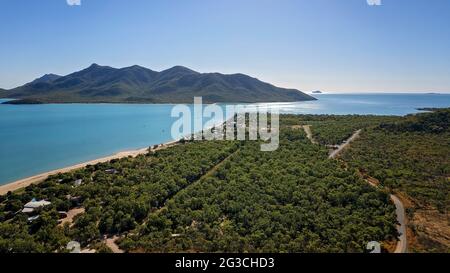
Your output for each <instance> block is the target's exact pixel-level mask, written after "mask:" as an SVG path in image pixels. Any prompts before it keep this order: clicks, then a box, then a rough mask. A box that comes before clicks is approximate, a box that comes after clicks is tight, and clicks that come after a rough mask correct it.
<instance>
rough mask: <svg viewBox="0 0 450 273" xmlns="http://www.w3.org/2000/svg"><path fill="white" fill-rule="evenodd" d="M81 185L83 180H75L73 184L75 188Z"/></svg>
mask: <svg viewBox="0 0 450 273" xmlns="http://www.w3.org/2000/svg"><path fill="white" fill-rule="evenodd" d="M81 184H83V179H77V180H75V181H74V182H73V185H74V186H75V187H78V186H81Z"/></svg>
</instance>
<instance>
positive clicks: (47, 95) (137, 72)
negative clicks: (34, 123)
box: [0, 64, 315, 104]
mask: <svg viewBox="0 0 450 273" xmlns="http://www.w3.org/2000/svg"><path fill="white" fill-rule="evenodd" d="M194 96H202V97H203V102H205V103H216V102H230V103H238V102H242V103H254V102H289V101H305V100H315V98H313V97H311V96H309V95H307V94H305V93H302V92H301V91H299V90H296V89H285V88H279V87H276V86H273V85H271V84H268V83H265V82H262V81H260V80H258V79H256V78H252V77H250V76H247V75H244V74H231V75H225V74H220V73H199V72H196V71H193V70H191V69H189V68H186V67H183V66H175V67H172V68H170V69H167V70H164V71H161V72H157V71H153V70H151V69H148V68H145V67H142V66H138V65H134V66H130V67H125V68H113V67H109V66H100V65H98V64H92V65H91V66H89V67H88V68H86V69H83V70H81V71H78V72H74V73H71V74H69V75H67V76H59V75H55V74H46V75H44V76H42V77H40V78H38V79H35V80H34V81H32V82H30V83H27V84H25V85H23V86H20V87H16V88H13V89H10V90H1V89H0V98H12V99H16V101H13V103H19V104H20V103H24V104H28V103H91V102H92V103H99V102H105V103H193V97H194Z"/></svg>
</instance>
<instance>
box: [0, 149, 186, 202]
mask: <svg viewBox="0 0 450 273" xmlns="http://www.w3.org/2000/svg"><path fill="white" fill-rule="evenodd" d="M177 143H178V141H170V142H167V143H165V144H162V145H160V146H159V147H158V148H156V149H153V151H157V150H161V149H165V148H168V147H172V146H174V145H176V144H177ZM146 153H148V148H142V149H139V150H131V151H124V152H119V153H117V154H114V155H111V156H107V157H102V158H99V159H95V160H91V161H88V162H84V163H80V164H77V165H73V166H70V167H66V168H62V169H58V170H53V171H49V172H45V173H42V174H38V175H35V176H32V177H28V178H25V179H21V180H18V181H15V182H12V183H10V184H6V185H2V186H0V195H5V194H7V193H8V192H9V191H16V190H18V189H21V188H25V187H27V186H29V185H31V184H37V183H39V182H42V181H44V180H45V179H47V178H48V177H49V176H51V175H56V174H59V173H67V172H70V171H73V170H77V169H81V168H84V167H86V166H88V165H95V164H98V163H105V162H109V161H111V160H113V159H120V158H125V157H129V156H131V157H136V156H138V155H143V154H146Z"/></svg>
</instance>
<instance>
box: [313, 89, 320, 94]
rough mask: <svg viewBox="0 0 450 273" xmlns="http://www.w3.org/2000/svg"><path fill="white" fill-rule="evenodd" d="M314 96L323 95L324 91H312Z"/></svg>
mask: <svg viewBox="0 0 450 273" xmlns="http://www.w3.org/2000/svg"><path fill="white" fill-rule="evenodd" d="M312 93H313V94H322V91H320V90H316V91H312Z"/></svg>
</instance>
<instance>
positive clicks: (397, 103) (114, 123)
mask: <svg viewBox="0 0 450 273" xmlns="http://www.w3.org/2000/svg"><path fill="white" fill-rule="evenodd" d="M315 96H316V97H317V98H318V99H319V100H318V101H312V102H297V103H271V104H269V105H270V107H274V108H278V109H280V110H281V112H283V113H300V114H305V113H308V114H376V115H405V114H409V113H415V112H417V110H416V108H418V107H450V94H445V95H443V94H364V95H363V94H319V95H315ZM0 101H1V100H0ZM172 107H173V105H168V104H167V105H160V104H159V105H135V104H132V105H127V104H46V105H4V104H3V105H1V104H0V184H6V183H8V182H12V181H15V180H18V179H21V178H25V177H29V176H32V175H36V174H39V173H42V172H46V171H50V170H54V169H59V168H63V167H67V166H71V165H74V164H77V163H81V162H86V161H89V160H93V159H96V158H99V157H103V156H107V155H111V154H114V153H117V152H120V151H124V150H130V149H137V148H142V147H147V146H149V145H153V144H159V143H162V142H166V141H169V140H171V136H170V130H171V126H172V123H173V122H174V121H175V120H176V119H177V118H172V117H171V115H170V113H171V110H172Z"/></svg>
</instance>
